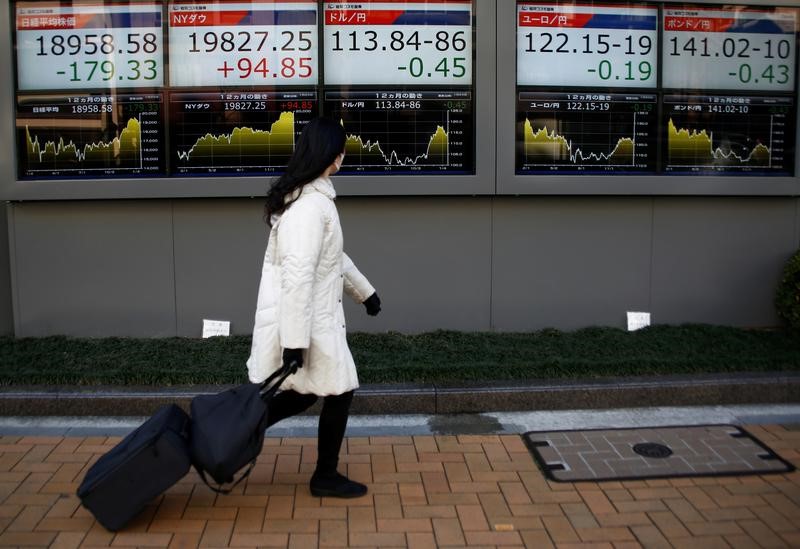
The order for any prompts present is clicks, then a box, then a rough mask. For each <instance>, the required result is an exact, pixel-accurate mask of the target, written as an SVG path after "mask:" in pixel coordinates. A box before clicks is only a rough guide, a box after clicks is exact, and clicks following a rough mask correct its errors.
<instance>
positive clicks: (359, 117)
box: [323, 0, 475, 174]
mask: <svg viewBox="0 0 800 549" xmlns="http://www.w3.org/2000/svg"><path fill="white" fill-rule="evenodd" d="M323 5H324V10H325V12H324V15H323V17H324V33H323V34H324V51H325V71H324V72H325V74H324V83H325V97H324V107H323V108H324V110H325V113H326V114H327V115H328V116H332V117H334V118H336V119H338V120H339V121H341V123H342V126H343V127H344V129H345V132H346V133H347V145H346V151H347V156H346V158H345V161H344V165H343V166H342V173H405V174H426V173H446V174H471V173H474V172H475V160H474V157H475V155H474V151H475V136H474V112H473V94H474V78H473V57H474V51H473V44H474V37H473V32H474V31H473V13H472V2H470V1H462V0H430V1H427V2H418V1H414V0H406V1H391V0H389V1H361V2H347V3H331V2H325V3H323Z"/></svg>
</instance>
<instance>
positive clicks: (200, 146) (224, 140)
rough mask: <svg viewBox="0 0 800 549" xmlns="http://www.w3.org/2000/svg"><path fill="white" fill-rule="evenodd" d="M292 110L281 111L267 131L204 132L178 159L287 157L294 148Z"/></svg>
mask: <svg viewBox="0 0 800 549" xmlns="http://www.w3.org/2000/svg"><path fill="white" fill-rule="evenodd" d="M294 133H295V130H294V113H293V112H290V111H284V112H282V113H281V114H280V116H279V117H278V120H277V121H275V122H274V123H273V124H272V125H271V126H270V129H269V130H256V129H253V128H248V127H243V128H239V127H236V128H233V130H232V131H231V132H230V133H224V134H221V135H212V134H211V133H207V134H205V135H204V136H203V137H201V138H199V139H198V140H197V141H195V143H194V145H192V147H191V148H190V149H188V150H186V151H178V159H179V160H181V161H184V162H189V161H191V160H192V159H206V158H213V157H219V156H221V157H243V156H263V157H267V156H269V155H283V156H287V157H288V156H290V155H291V154H292V152H293V151H294Z"/></svg>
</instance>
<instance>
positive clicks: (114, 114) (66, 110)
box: [17, 93, 165, 179]
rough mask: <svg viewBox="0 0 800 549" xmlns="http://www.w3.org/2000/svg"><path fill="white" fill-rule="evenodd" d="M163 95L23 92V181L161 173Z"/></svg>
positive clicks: (20, 133)
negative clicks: (26, 94) (28, 93)
mask: <svg viewBox="0 0 800 549" xmlns="http://www.w3.org/2000/svg"><path fill="white" fill-rule="evenodd" d="M163 137H164V136H163V132H162V126H161V96H160V95H121V94H117V95H106V94H97V95H89V94H80V93H75V94H72V95H68V96H63V95H38V96H35V97H34V96H24V95H23V96H19V97H18V98H17V147H18V148H17V150H19V151H20V152H21V153H22V154H21V155H20V156H19V177H20V179H37V178H38V179H41V178H60V177H64V178H76V177H107V176H111V175H118V176H122V177H131V176H146V175H161V174H163V173H164V169H165V159H164V157H163V153H162V151H163V150H164V140H163Z"/></svg>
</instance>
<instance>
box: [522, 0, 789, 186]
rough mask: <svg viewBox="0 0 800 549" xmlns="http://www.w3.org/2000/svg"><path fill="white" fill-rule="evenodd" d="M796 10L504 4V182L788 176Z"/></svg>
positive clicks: (674, 5) (590, 4) (643, 4)
mask: <svg viewBox="0 0 800 549" xmlns="http://www.w3.org/2000/svg"><path fill="white" fill-rule="evenodd" d="M797 16H798V10H797V9H796V8H771V7H746V6H729V5H716V6H698V5H681V4H662V5H659V4H649V3H621V4H612V3H609V4H603V3H591V2H577V3H573V2H570V3H564V2H542V1H540V2H532V1H518V2H517V72H516V74H517V88H516V93H517V101H516V128H515V132H516V139H515V140H516V152H515V156H516V162H515V171H516V173H517V174H521V175H524V174H541V173H554V174H575V173H594V174H626V175H632V174H664V175H678V174H680V175H720V174H724V175H758V176H792V175H794V173H795V134H796V114H795V112H796V106H795V93H796V89H797V88H796V79H797V76H796V64H797V59H796V57H797V56H796V46H797V38H796V33H797Z"/></svg>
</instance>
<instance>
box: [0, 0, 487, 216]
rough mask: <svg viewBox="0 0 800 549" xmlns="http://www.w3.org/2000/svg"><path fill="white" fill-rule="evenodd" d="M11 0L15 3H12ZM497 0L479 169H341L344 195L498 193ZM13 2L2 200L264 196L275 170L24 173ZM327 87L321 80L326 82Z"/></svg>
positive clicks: (5, 22)
mask: <svg viewBox="0 0 800 549" xmlns="http://www.w3.org/2000/svg"><path fill="white" fill-rule="evenodd" d="M9 4H10V3H9ZM496 4H497V2H496V0H481V1H480V2H474V4H473V6H474V7H473V9H474V12H473V13H474V17H475V37H474V38H475V42H474V66H473V71H474V94H475V99H474V102H473V111H474V123H475V126H474V128H475V130H474V131H475V173H474V174H470V175H418V176H414V175H402V174H401V175H375V174H365V175H339V176H336V179H335V181H336V188H337V192H338V193H339V194H340V195H342V196H345V195H353V196H374V195H492V194H494V193H495V156H494V155H495V147H494V138H495V116H494V114H495V108H496V107H495V105H496V95H495V93H496V88H495V81H496V76H497V75H496V63H495V43H496V25H495V24H494V23H495V13H496ZM12 7H13V6H11V5H7V6H6V8H5V9H0V30H2V29H6V31H7V32H5V33H4V34H5V38H4V39H0V65H1V66H2V69H1V70H0V78H2V79H3V80H4V81H5V82H6V83H7V84H6V85H5V86H0V105H5V106H6V107H5V108H4V109H2V112H0V138H2V141H3V142H4V143H6V144H7V145H6V146H5V147H2V148H0V149H1V150H0V198H2V199H4V200H10V201H15V200H84V199H131V198H206V197H207V198H213V197H254V196H263V195H264V194H265V193H266V191H267V189H268V187H269V185H270V182H271V181H272V180H273V179H274V176H273V175H264V176H255V175H246V176H235V175H226V176H220V177H204V176H203V177H199V176H198V177H179V176H174V177H141V178H125V177H115V178H110V179H62V180H20V179H19V178H18V172H17V160H16V157H15V151H16V149H17V147H16V127H15V112H16V110H15V101H16V98H15V89H14V86H13V82H14V70H13V67H14V58H13V56H14V51H13V43H12V40H13V34H14V27H13V26H12V25H13V23H14V21H13V20H12V18H11V9H12ZM321 87H322V86H320V88H321ZM320 100H321V98H320Z"/></svg>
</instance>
